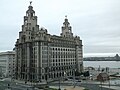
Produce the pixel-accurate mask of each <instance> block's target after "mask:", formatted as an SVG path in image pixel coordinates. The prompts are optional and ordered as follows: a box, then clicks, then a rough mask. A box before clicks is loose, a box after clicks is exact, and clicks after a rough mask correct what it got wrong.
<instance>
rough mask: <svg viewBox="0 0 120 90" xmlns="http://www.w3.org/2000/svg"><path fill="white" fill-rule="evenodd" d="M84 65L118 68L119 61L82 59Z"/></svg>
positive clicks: (119, 65) (119, 66)
mask: <svg viewBox="0 0 120 90" xmlns="http://www.w3.org/2000/svg"><path fill="white" fill-rule="evenodd" d="M83 66H84V67H89V66H90V67H95V68H98V67H101V68H106V67H109V68H120V61H83Z"/></svg>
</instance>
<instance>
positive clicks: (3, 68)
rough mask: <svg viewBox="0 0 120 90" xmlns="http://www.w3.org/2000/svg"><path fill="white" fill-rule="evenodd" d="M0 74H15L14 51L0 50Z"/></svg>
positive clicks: (9, 75) (5, 75)
mask: <svg viewBox="0 0 120 90" xmlns="http://www.w3.org/2000/svg"><path fill="white" fill-rule="evenodd" d="M0 76H2V77H11V76H13V77H14V76H15V52H14V51H7V52H0Z"/></svg>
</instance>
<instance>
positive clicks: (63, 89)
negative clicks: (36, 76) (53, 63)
mask: <svg viewBox="0 0 120 90" xmlns="http://www.w3.org/2000/svg"><path fill="white" fill-rule="evenodd" d="M50 88H55V89H59V87H58V86H50ZM60 89H61V90H84V89H85V88H84V87H79V86H75V87H73V86H61V87H60Z"/></svg>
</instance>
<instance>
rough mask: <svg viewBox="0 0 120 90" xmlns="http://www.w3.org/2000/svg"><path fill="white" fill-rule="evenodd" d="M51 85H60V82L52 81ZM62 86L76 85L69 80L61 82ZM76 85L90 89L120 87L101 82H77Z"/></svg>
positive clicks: (98, 89) (102, 89)
mask: <svg viewBox="0 0 120 90" xmlns="http://www.w3.org/2000/svg"><path fill="white" fill-rule="evenodd" d="M49 85H51V86H57V87H58V86H59V83H58V82H54V83H50V84H49ZM60 86H74V83H73V82H70V81H67V82H61V83H60ZM75 86H80V87H85V88H86V89H89V90H119V89H111V88H105V87H103V86H104V85H102V87H101V85H100V84H95V83H88V82H84V83H82V82H77V83H76V84H75ZM105 86H108V87H109V85H105Z"/></svg>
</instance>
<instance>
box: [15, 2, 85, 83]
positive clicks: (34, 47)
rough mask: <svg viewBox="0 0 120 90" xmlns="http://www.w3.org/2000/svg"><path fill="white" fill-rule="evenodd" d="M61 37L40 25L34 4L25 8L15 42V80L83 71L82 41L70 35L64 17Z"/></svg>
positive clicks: (33, 79) (54, 77) (28, 79)
mask: <svg viewBox="0 0 120 90" xmlns="http://www.w3.org/2000/svg"><path fill="white" fill-rule="evenodd" d="M61 30H62V32H61V34H60V36H56V35H51V34H49V33H48V31H47V29H44V28H39V25H38V24H37V16H35V11H34V10H33V7H32V6H31V4H30V6H29V7H28V10H27V11H26V16H24V23H23V25H22V31H20V32H19V39H17V41H16V44H15V51H16V79H18V80H24V81H42V80H45V79H58V78H64V77H69V76H73V74H74V71H78V72H82V71H83V52H82V40H80V37H79V36H73V33H72V27H71V26H70V23H69V22H68V19H67V18H65V20H64V23H63V26H62V28H61Z"/></svg>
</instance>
